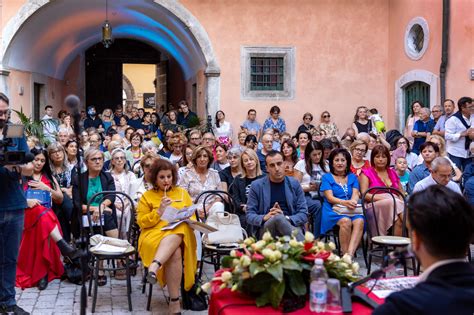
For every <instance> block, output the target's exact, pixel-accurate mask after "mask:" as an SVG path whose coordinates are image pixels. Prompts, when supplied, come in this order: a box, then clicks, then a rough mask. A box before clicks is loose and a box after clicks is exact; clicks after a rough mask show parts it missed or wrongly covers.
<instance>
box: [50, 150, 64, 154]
mask: <svg viewBox="0 0 474 315" xmlns="http://www.w3.org/2000/svg"><path fill="white" fill-rule="evenodd" d="M56 153H61V151H60V150H56V151H51V152H50V154H51V155H53V154H56Z"/></svg>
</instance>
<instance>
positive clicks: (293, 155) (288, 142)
mask: <svg viewBox="0 0 474 315" xmlns="http://www.w3.org/2000/svg"><path fill="white" fill-rule="evenodd" d="M284 144H286V145H288V146H289V147H290V148H292V149H293V153H291V160H292V161H293V163H295V164H296V162H298V153H297V152H296V147H295V144H294V143H293V140H291V139H287V140H285V141H283V143H282V144H281V147H280V151H281V154H282V155H283V160H284V159H285V154H283V145H284Z"/></svg>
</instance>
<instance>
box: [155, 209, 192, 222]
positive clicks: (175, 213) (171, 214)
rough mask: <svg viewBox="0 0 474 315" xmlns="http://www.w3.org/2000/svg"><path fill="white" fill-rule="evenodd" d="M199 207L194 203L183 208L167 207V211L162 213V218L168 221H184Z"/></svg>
mask: <svg viewBox="0 0 474 315" xmlns="http://www.w3.org/2000/svg"><path fill="white" fill-rule="evenodd" d="M197 208H198V206H197V205H192V206H190V207H187V208H183V209H176V208H173V207H167V208H166V209H165V212H163V214H162V215H161V219H162V220H166V221H168V222H176V221H183V220H186V219H188V218H190V217H191V216H192V215H193V214H194V212H196V210H197Z"/></svg>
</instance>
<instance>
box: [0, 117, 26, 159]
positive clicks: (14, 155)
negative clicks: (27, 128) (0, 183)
mask: <svg viewBox="0 0 474 315" xmlns="http://www.w3.org/2000/svg"><path fill="white" fill-rule="evenodd" d="M23 131H24V126H23V125H19V124H7V125H5V128H4V129H3V139H2V140H0V165H2V166H5V165H18V164H24V163H26V159H25V157H26V152H25V151H8V147H14V146H15V144H14V143H13V139H14V138H22V137H23Z"/></svg>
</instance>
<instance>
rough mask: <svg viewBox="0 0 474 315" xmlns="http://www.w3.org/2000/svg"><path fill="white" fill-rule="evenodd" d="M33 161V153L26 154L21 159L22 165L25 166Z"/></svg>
mask: <svg viewBox="0 0 474 315" xmlns="http://www.w3.org/2000/svg"><path fill="white" fill-rule="evenodd" d="M34 159H35V156H34V155H33V153H26V154H25V157H24V158H23V163H24V164H26V163H30V162H33V160H34Z"/></svg>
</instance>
